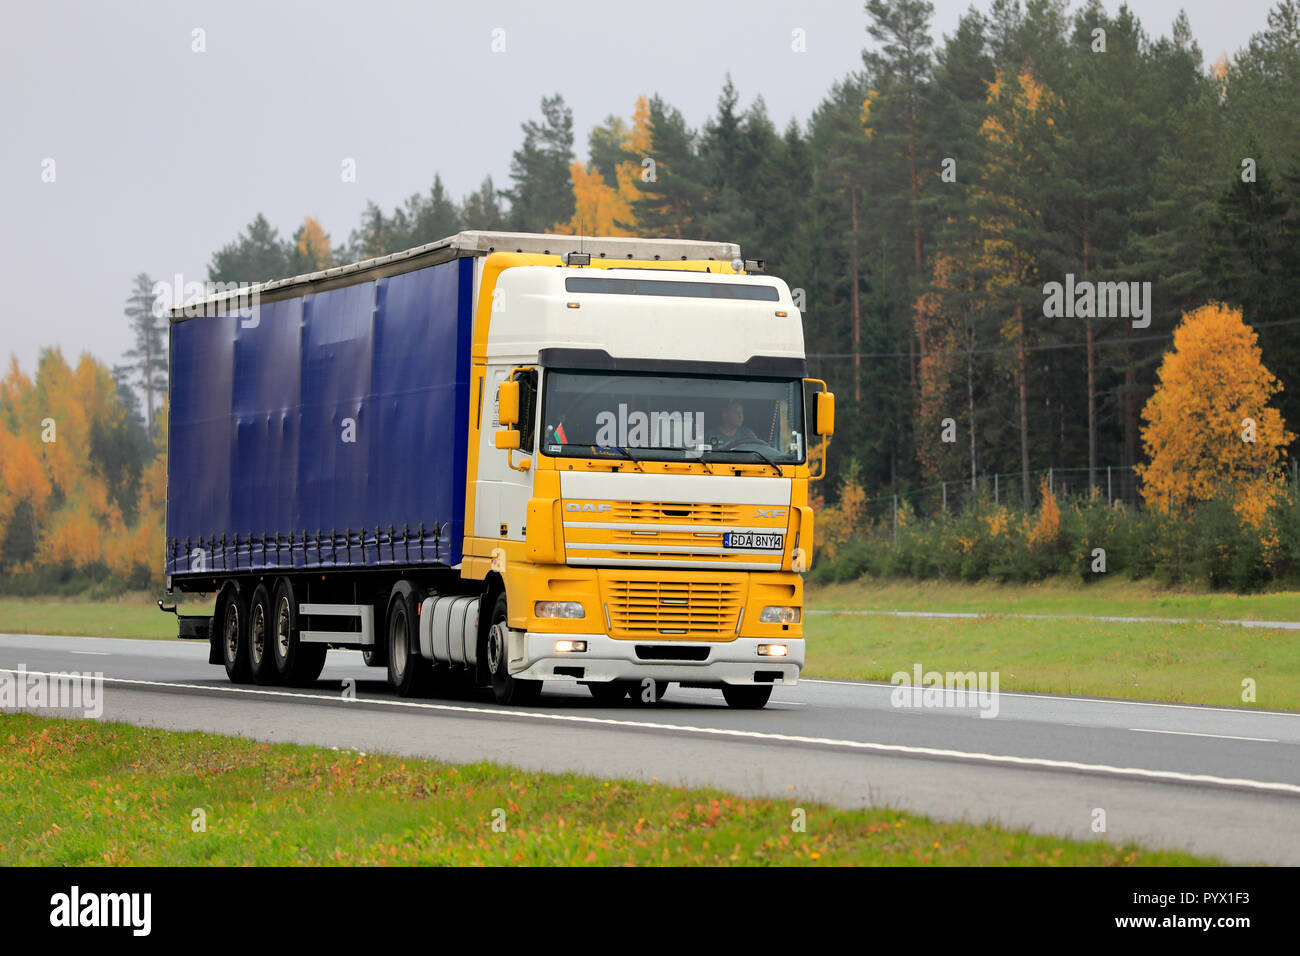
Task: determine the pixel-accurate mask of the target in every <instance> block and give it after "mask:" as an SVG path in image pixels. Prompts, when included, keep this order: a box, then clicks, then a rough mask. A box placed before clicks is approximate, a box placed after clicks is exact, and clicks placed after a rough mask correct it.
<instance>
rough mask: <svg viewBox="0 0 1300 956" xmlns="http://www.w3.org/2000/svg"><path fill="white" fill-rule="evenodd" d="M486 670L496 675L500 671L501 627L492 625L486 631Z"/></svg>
mask: <svg viewBox="0 0 1300 956" xmlns="http://www.w3.org/2000/svg"><path fill="white" fill-rule="evenodd" d="M487 652H488V670H490V671H491V672H492V673H493V674H497V673H499V672H500V670H501V625H500V624H493V625H492V628H491V630H489V631H488V646H487Z"/></svg>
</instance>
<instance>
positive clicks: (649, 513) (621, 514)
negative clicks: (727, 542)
mask: <svg viewBox="0 0 1300 956" xmlns="http://www.w3.org/2000/svg"><path fill="white" fill-rule="evenodd" d="M610 519H611V520H613V521H677V522H682V521H706V522H711V523H714V524H736V523H737V522H739V521H740V509H739V508H738V507H736V506H735V505H723V504H698V503H694V502H680V503H679V502H674V501H616V502H614V507H613V508H612V509H611V510H610Z"/></svg>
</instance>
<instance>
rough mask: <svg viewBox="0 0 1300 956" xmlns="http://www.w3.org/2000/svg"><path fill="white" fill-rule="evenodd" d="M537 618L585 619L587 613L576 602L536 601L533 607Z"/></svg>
mask: <svg viewBox="0 0 1300 956" xmlns="http://www.w3.org/2000/svg"><path fill="white" fill-rule="evenodd" d="M533 614H535V615H536V616H537V617H586V616H587V612H586V611H584V610H583V609H582V605H581V604H579V603H578V602H577V601H538V602H537V603H536V604H534V605H533Z"/></svg>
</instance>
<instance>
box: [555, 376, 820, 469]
mask: <svg viewBox="0 0 1300 956" xmlns="http://www.w3.org/2000/svg"><path fill="white" fill-rule="evenodd" d="M545 382H546V385H545V391H546V394H545V401H544V404H543V408H542V414H543V428H542V442H541V450H542V452H543V453H544V454H547V455H558V456H568V457H583V458H590V457H592V456H593V455H598V456H600V457H607V456H608V457H626V456H625V455H624V452H630V453H631V455H632V456H634V457H635V458H636V459H638V460H643V461H664V460H671V461H681V460H690V459H699V458H700V457H701V456H704V457H705V458H706V459H707V460H708V461H710V462H727V463H731V462H757V461H760V460H761V458H763V457H766V458H767V459H770V460H771V461H772V462H779V463H783V464H792V463H795V462H801V461H803V459H804V450H805V449H804V432H803V429H804V421H803V382H802V380H800V379H754V378H730V377H717V376H702V375H665V374H650V373H641V372H603V371H598V372H593V371H567V370H563V369H559V370H556V369H552V370H548V371H547V373H546V379H545Z"/></svg>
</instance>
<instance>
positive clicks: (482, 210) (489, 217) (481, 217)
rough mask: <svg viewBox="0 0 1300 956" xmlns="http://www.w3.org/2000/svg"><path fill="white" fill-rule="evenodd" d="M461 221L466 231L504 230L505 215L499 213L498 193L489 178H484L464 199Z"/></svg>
mask: <svg viewBox="0 0 1300 956" xmlns="http://www.w3.org/2000/svg"><path fill="white" fill-rule="evenodd" d="M461 220H462V223H463V225H464V228H466V229H481V230H484V231H491V230H496V229H504V228H505V225H506V218H505V214H504V213H503V212H502V211H501V203H500V200H499V193H498V192H497V189H496V187H495V186H494V185H493V184H492V177H491V176H487V177H485V178H484V179H483V184H482V185H481V186H479V188H478V189H477V190H475V191H474V192H472V193H470V194H469V195H468V196H466V197H465V201H464V202H463V203H461Z"/></svg>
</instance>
